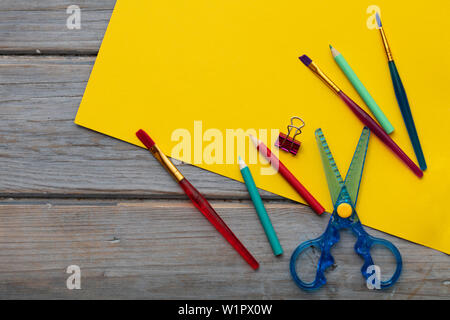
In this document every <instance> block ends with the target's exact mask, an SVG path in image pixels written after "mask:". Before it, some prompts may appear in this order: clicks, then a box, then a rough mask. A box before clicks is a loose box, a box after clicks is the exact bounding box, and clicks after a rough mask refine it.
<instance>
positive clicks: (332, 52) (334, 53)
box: [330, 44, 339, 58]
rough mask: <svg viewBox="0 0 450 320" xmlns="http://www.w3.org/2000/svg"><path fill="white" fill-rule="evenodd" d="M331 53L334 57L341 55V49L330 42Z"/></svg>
mask: <svg viewBox="0 0 450 320" xmlns="http://www.w3.org/2000/svg"><path fill="white" fill-rule="evenodd" d="M330 49H331V54H332V55H333V58H336V57H337V56H338V55H339V51H337V50H336V49H335V48H333V47H332V46H331V44H330Z"/></svg>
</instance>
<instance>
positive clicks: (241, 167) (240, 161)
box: [238, 156, 247, 170]
mask: <svg viewBox="0 0 450 320" xmlns="http://www.w3.org/2000/svg"><path fill="white" fill-rule="evenodd" d="M238 163H239V169H241V170H242V169H244V168H245V167H247V164H246V163H245V161H244V160H242V158H241V157H240V156H239V161H238Z"/></svg>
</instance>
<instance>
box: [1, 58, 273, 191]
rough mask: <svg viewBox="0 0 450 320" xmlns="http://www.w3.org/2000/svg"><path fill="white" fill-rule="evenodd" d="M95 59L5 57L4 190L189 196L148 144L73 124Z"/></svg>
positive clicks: (207, 186) (192, 173) (229, 186)
mask: <svg viewBox="0 0 450 320" xmlns="http://www.w3.org/2000/svg"><path fill="white" fill-rule="evenodd" d="M93 63H94V58H92V57H59V56H52V57H29V56H19V57H8V56H3V57H0V177H1V179H0V196H11V197H19V196H20V197H22V196H27V197H30V196H45V197H54V196H59V197H78V196H81V195H82V196H83V197H91V196H96V197H147V198H152V197H153V198H155V197H157V198H158V197H178V196H180V195H183V192H182V190H181V189H180V188H179V187H178V186H177V185H176V183H175V182H173V181H172V179H171V177H170V176H169V175H168V174H167V173H166V172H165V171H164V169H163V168H162V167H161V166H160V165H159V163H158V162H157V161H156V160H155V159H153V157H152V156H151V155H150V154H149V153H148V152H146V151H145V150H143V149H141V148H137V147H135V146H133V145H130V144H127V143H125V142H121V141H118V140H115V139H113V138H110V137H107V136H104V135H102V134H99V133H96V132H92V131H90V130H87V129H84V128H82V127H79V126H77V125H75V124H74V123H73V120H74V118H75V114H76V112H77V109H78V106H79V103H80V101H81V98H82V95H83V93H84V89H85V86H86V84H87V81H88V79H89V74H90V71H91V68H92V66H93ZM179 167H180V170H181V171H182V172H183V173H184V174H185V175H186V177H188V178H189V180H190V181H191V182H192V183H193V184H194V185H195V186H196V187H198V189H199V190H200V191H202V192H204V193H205V194H206V195H207V196H209V197H212V198H247V197H248V194H247V191H246V189H245V186H244V185H242V184H241V183H239V182H236V181H231V180H230V179H227V178H224V177H222V176H219V175H216V174H213V173H210V172H207V171H204V170H201V169H198V168H196V167H193V166H190V165H180V166H179ZM264 195H265V196H266V197H272V198H273V197H275V196H273V195H271V194H269V193H264Z"/></svg>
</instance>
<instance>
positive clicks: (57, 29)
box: [0, 0, 116, 54]
mask: <svg viewBox="0 0 450 320" xmlns="http://www.w3.org/2000/svg"><path fill="white" fill-rule="evenodd" d="M115 3H116V0H95V1H90V0H78V1H71V0H28V1H17V0H2V1H1V2H0V39H1V41H0V53H2V54H17V53H22V54H23V53H28V54H36V53H41V54H50V53H51V54H55V53H57V54H60V53H61V54H64V53H79V54H96V53H97V52H98V50H99V48H100V44H101V41H102V39H103V35H104V33H105V30H106V27H107V25H108V22H109V18H110V16H111V14H112V10H113V8H114V5H115ZM70 5H78V6H79V7H80V9H81V29H80V30H69V29H68V28H67V26H66V20H67V18H68V15H67V13H66V9H67V7H68V6H70Z"/></svg>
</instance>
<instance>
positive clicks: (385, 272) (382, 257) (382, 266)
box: [369, 243, 397, 281]
mask: <svg viewBox="0 0 450 320" xmlns="http://www.w3.org/2000/svg"><path fill="white" fill-rule="evenodd" d="M370 254H371V256H372V260H373V262H374V265H375V266H377V267H378V268H377V269H375V268H371V269H370V270H369V271H370V272H369V273H370V274H373V273H374V272H378V273H379V276H380V280H381V281H387V280H389V279H391V278H392V276H393V275H394V272H395V270H396V268H397V261H396V259H395V256H394V254H393V253H392V252H391V250H389V249H388V248H387V247H386V246H384V245H381V244H379V243H374V244H373V246H372V248H371V249H370ZM369 267H370V266H369Z"/></svg>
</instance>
